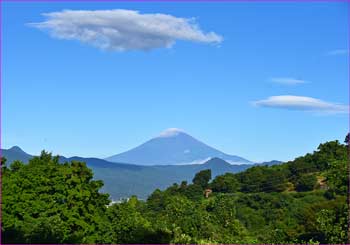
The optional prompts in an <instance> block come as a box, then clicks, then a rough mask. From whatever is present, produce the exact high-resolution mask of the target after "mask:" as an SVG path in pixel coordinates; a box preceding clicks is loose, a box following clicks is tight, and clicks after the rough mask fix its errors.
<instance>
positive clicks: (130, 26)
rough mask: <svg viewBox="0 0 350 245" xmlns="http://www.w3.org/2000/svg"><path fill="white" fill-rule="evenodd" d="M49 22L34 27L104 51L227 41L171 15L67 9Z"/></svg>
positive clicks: (54, 15) (47, 17)
mask: <svg viewBox="0 0 350 245" xmlns="http://www.w3.org/2000/svg"><path fill="white" fill-rule="evenodd" d="M43 15H44V16H45V17H46V20H45V21H43V22H39V23H30V24H29V25H30V26H33V27H36V28H38V29H41V30H47V31H48V32H49V33H50V35H51V36H52V37H55V38H59V39H67V40H78V41H80V42H83V43H87V44H90V45H93V46H95V47H98V48H100V49H104V50H113V51H128V50H152V49H156V48H169V47H171V46H172V45H173V44H174V43H175V42H176V40H184V41H192V42H201V43H220V42H221V41H222V40H223V38H222V37H221V36H220V35H218V34H216V33H214V32H209V33H204V32H203V31H202V30H201V29H200V28H199V26H198V25H197V24H196V22H195V20H194V19H193V18H191V19H185V18H178V17H174V16H172V15H167V14H140V13H139V12H138V11H133V10H123V9H114V10H94V11H88V10H63V11H61V12H52V13H45V14H43Z"/></svg>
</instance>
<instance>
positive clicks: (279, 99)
mask: <svg viewBox="0 0 350 245" xmlns="http://www.w3.org/2000/svg"><path fill="white" fill-rule="evenodd" d="M253 104H254V105H256V106H262V107H273V108H282V109H290V110H304V111H313V112H321V113H348V110H349V107H348V106H347V105H344V104H336V103H331V102H327V101H323V100H320V99H315V98H312V97H304V96H294V95H280V96H271V97H268V98H267V99H264V100H259V101H255V102H253Z"/></svg>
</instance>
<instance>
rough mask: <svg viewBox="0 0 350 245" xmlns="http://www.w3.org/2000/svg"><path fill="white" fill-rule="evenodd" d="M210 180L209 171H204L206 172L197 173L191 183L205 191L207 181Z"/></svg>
mask: <svg viewBox="0 0 350 245" xmlns="http://www.w3.org/2000/svg"><path fill="white" fill-rule="evenodd" d="M210 179H211V170H210V169H206V170H202V171H200V172H198V173H197V174H196V175H195V176H194V178H193V180H192V182H193V184H195V185H199V186H201V187H202V189H205V188H207V187H208V183H209V180H210Z"/></svg>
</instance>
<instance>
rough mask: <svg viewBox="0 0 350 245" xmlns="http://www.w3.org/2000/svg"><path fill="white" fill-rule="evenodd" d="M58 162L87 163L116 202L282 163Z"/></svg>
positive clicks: (9, 152)
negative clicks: (199, 178) (203, 174)
mask: <svg viewBox="0 0 350 245" xmlns="http://www.w3.org/2000/svg"><path fill="white" fill-rule="evenodd" d="M1 152H2V156H4V157H5V158H6V159H7V165H9V164H11V162H13V161H14V160H20V161H22V162H24V163H28V161H29V159H31V158H33V157H34V156H32V155H30V154H27V153H26V152H24V151H23V150H22V149H21V148H19V147H18V146H17V147H12V148H10V149H4V150H2V151H1ZM59 160H60V162H61V163H64V162H67V161H81V162H85V163H86V164H87V166H88V167H89V168H91V169H92V171H93V173H94V179H99V180H103V182H104V187H103V188H102V191H103V192H107V193H109V194H110V195H111V198H112V199H113V200H119V199H120V198H126V197H130V196H132V195H137V196H138V197H139V198H141V199H146V198H147V196H148V195H149V194H150V193H152V192H153V191H154V190H155V189H157V188H159V189H164V188H166V187H168V186H170V185H172V184H173V183H180V182H181V181H182V180H187V181H188V182H191V180H192V179H193V176H194V175H195V173H197V172H199V171H200V170H204V169H211V170H212V176H213V177H215V176H217V175H220V174H224V173H227V172H230V173H237V172H240V171H244V170H246V169H247V168H250V167H252V166H254V165H261V164H273V163H274V162H279V161H273V162H270V163H261V164H253V165H252V164H239V165H233V164H230V163H228V162H226V161H224V160H222V159H220V158H217V157H214V158H211V159H209V160H208V161H206V162H205V163H203V164H187V165H157V166H142V165H135V164H128V163H114V162H108V161H106V160H103V159H99V158H84V157H78V156H75V157H70V158H66V157H63V156H60V158H59Z"/></svg>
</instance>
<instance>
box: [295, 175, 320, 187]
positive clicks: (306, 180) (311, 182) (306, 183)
mask: <svg viewBox="0 0 350 245" xmlns="http://www.w3.org/2000/svg"><path fill="white" fill-rule="evenodd" d="M316 182H317V178H316V176H315V175H313V174H305V175H302V176H301V177H300V178H299V179H298V180H297V184H296V187H295V188H296V190H297V191H312V190H313V189H314V187H315V185H316Z"/></svg>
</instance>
